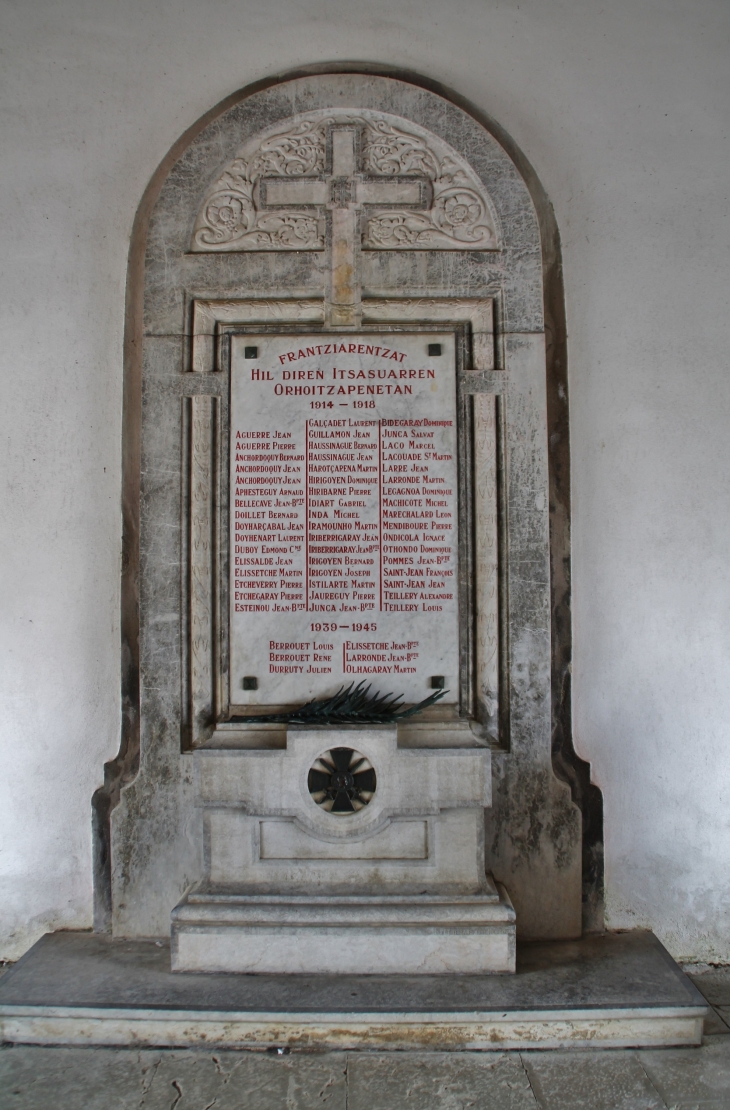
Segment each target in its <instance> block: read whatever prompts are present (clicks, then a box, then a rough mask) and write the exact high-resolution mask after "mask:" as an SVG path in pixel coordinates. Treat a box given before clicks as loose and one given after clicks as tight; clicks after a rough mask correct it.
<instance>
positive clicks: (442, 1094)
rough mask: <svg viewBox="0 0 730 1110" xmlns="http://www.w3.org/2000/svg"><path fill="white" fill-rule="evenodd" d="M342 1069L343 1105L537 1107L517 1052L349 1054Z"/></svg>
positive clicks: (461, 1109)
mask: <svg viewBox="0 0 730 1110" xmlns="http://www.w3.org/2000/svg"><path fill="white" fill-rule="evenodd" d="M347 1074H348V1103H347V1106H348V1110H472V1108H473V1110H538V1104H537V1102H536V1101H535V1097H534V1095H533V1093H532V1091H531V1089H530V1083H529V1080H528V1078H527V1076H526V1074H525V1071H524V1069H523V1067H522V1064H521V1063H520V1059H519V1056H518V1055H517V1053H513V1054H512V1053H510V1054H506V1053H499V1052H498V1053H491V1052H453V1053H442V1052H433V1053H428V1052H424V1053H416V1052H413V1053H410V1052H409V1053H407V1054H406V1053H402V1052H391V1053H382V1054H378V1055H369V1054H366V1053H362V1054H358V1055H355V1054H354V1053H352V1054H350V1055H349V1056H348V1065H347ZM216 1110H217V1108H216Z"/></svg>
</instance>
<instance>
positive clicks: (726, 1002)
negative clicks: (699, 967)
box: [690, 967, 730, 1006]
mask: <svg viewBox="0 0 730 1110" xmlns="http://www.w3.org/2000/svg"><path fill="white" fill-rule="evenodd" d="M690 979H691V980H692V982H693V983H694V985H695V986H696V987H697V990H698V991H699V992H700V993H701V994H703V995H704V996H705V998H706V999H707V1001H708V1002H709V1003H710V1004H711V1005H713V1006H730V967H717V968H713V969H712V971H705V972H703V974H702V975H690Z"/></svg>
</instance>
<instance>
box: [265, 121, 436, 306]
mask: <svg viewBox="0 0 730 1110" xmlns="http://www.w3.org/2000/svg"><path fill="white" fill-rule="evenodd" d="M329 134H330V157H329V158H328V165H329V166H330V167H331V171H330V172H329V173H325V174H323V175H322V176H320V177H309V176H302V177H267V178H264V179H262V181H261V185H263V189H262V190H261V200H262V207H263V208H282V207H285V206H290V205H291V206H295V207H296V208H309V207H313V206H315V207H317V208H322V207H325V208H326V209H327V210H328V212H329V220H328V221H327V224H328V228H327V232H326V234H325V251H326V252H327V254H328V265H327V286H326V320H327V323H328V324H329V325H330V326H332V327H341V328H356V327H358V325H359V323H360V317H361V311H362V310H361V290H360V260H359V254H360V244H361V238H362V236H361V232H360V216H361V212H362V211H363V209H364V208H366V207H367V206H378V207H384V206H388V207H390V206H396V205H397V206H398V207H403V206H407V207H408V208H409V209H416V210H418V209H421V210H423V209H426V208H428V207H429V200H430V195H431V182H430V180H429V179H428V178H427V177H426V176H424V175H421V174H408V175H401V176H393V177H390V176H385V175H383V176H374V175H367V174H365V173H363V172H362V170H361V166H360V165H359V164H358V163H360V162H361V157H360V154H359V143H358V139H359V129H358V128H357V127H355V126H348V125H343V126H339V125H335V126H333V127H331V128H330V133H329Z"/></svg>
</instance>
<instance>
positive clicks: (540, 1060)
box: [522, 1049, 665, 1110]
mask: <svg viewBox="0 0 730 1110" xmlns="http://www.w3.org/2000/svg"><path fill="white" fill-rule="evenodd" d="M522 1060H523V1063H524V1065H525V1068H526V1070H527V1074H528V1076H529V1077H530V1081H531V1083H532V1088H533V1090H534V1092H535V1095H536V1096H537V1099H538V1103H539V1105H540V1107H541V1108H542V1110H665V1105H664V1102H663V1100H662V1099H661V1098H660V1096H659V1095H658V1094H657V1092H656V1090H655V1088H654V1086H653V1085H652V1083H651V1081H650V1079H649V1078H648V1076H647V1075H646V1072H645V1071H644V1069H643V1068H642V1066H641V1064H640V1063H639V1060H638V1059H637V1058H636V1055H635V1054H634V1053H633V1052H627V1051H621V1050H617V1051H612V1050H604V1051H601V1052H581V1051H576V1050H574V1049H571V1050H570V1051H566V1052H530V1053H523V1056H522Z"/></svg>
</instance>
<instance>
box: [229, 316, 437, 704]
mask: <svg viewBox="0 0 730 1110" xmlns="http://www.w3.org/2000/svg"><path fill="white" fill-rule="evenodd" d="M230 412H231V428H230V506H231V511H230V568H231V578H230V657H231V665H230V674H231V702H232V703H235V704H239V705H252V706H253V705H265V704H273V703H278V704H281V703H298V702H301V701H304V700H307V699H308V698H311V697H316V696H321V695H323V694H326V693H332V692H334V691H335V690H336V689H337V688H338V687H339V686H341V685H342V684H343V682H350V681H359V680H361V679H366V680H368V681H372V682H373V684H374V686H375V687H376V688H377V689H380V690H381V691H382V692H385V691H386V690H390V691H393V692H394V693H398V694H403V695H404V697H405V699H406V701H420V700H421V699H422V698H424V697H426V696H427V695H428V694H429V693H430V692H431V690H432V689H433V686H434V684H435V683H434V682H433V679H434V678H443V679H444V682H445V685H446V686H447V687H448V688H449V690H450V693H449V694H447V695H446V697H445V699H444V701H445V702H455V701H456V700H457V691H458V667H459V652H458V644H459V629H458V590H457V580H458V565H457V545H458V496H457V494H458V487H457V416H456V362H455V345H454V337H453V335H452V334H449V333H433V334H428V333H426V334H424V333H417V334H403V333H395V334H388V335H383V334H364V335H358V336H356V337H353V336H327V335H322V334H314V335H295V336H293V335H291V334H287V335H260V336H252V335H245V336H233V337H232V340H231V397H230Z"/></svg>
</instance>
